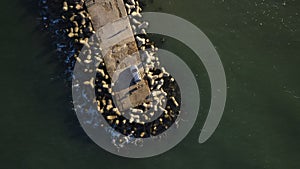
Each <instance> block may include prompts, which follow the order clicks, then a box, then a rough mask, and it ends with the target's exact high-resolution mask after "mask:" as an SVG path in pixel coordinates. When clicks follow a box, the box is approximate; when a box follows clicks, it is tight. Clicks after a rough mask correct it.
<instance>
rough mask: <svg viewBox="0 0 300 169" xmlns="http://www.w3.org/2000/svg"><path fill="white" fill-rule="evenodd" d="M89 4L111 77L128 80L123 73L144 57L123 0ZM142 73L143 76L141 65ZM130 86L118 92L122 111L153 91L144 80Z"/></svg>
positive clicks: (142, 71)
mask: <svg viewBox="0 0 300 169" xmlns="http://www.w3.org/2000/svg"><path fill="white" fill-rule="evenodd" d="M86 6H87V9H88V12H89V14H90V15H91V19H92V24H93V28H94V29H95V31H96V36H97V37H98V39H99V40H100V44H101V45H100V47H101V49H102V53H103V54H104V62H105V65H106V69H107V71H108V74H109V76H110V77H111V78H112V79H113V81H118V80H120V79H124V78H125V79H126V78H127V77H122V76H123V75H126V73H122V72H124V71H126V70H128V68H129V67H130V66H132V65H140V64H141V60H140V55H139V52H138V48H137V45H136V42H135V39H134V35H133V31H132V28H131V25H130V21H129V19H128V17H127V13H126V9H125V5H124V3H123V0H91V1H87V2H86ZM139 72H140V74H141V77H142V78H143V77H144V69H143V67H142V66H140V68H139ZM127 74H128V73H127ZM120 81H121V80H120ZM125 83H127V81H126V82H125ZM129 83H130V81H128V84H129ZM129 88H130V92H129V93H126V92H125V91H126V90H123V89H122V90H123V91H117V92H116V95H115V98H117V99H116V100H117V102H118V106H119V109H120V110H121V111H122V110H126V109H128V108H130V107H131V106H133V107H135V106H138V105H140V104H141V103H143V102H144V101H145V100H146V97H147V96H148V95H149V94H150V89H149V87H148V85H147V82H146V81H145V80H142V81H141V82H139V83H137V84H135V85H132V86H130V87H129ZM124 96H126V97H124ZM130 103H131V104H130Z"/></svg>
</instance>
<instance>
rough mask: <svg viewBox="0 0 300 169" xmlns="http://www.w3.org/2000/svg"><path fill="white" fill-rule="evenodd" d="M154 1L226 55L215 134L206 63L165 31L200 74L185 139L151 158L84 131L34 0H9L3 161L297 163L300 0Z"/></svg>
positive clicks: (51, 164)
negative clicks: (113, 148) (123, 152)
mask: <svg viewBox="0 0 300 169" xmlns="http://www.w3.org/2000/svg"><path fill="white" fill-rule="evenodd" d="M152 2H153V3H151V2H150V1H149V2H148V6H147V8H146V9H147V11H162V12H167V13H171V14H175V15H178V16H180V17H183V18H185V19H187V20H188V21H190V22H192V23H193V24H195V25H197V26H198V27H199V28H200V29H201V30H202V31H203V32H205V34H206V35H207V36H208V37H209V38H210V40H211V41H212V43H213V44H214V45H215V47H216V49H217V51H218V53H219V55H220V57H221V60H222V62H223V64H224V68H225V71H226V76H227V83H228V98H227V104H226V109H225V112H224V116H223V118H222V121H221V123H220V125H219V127H218V129H217V130H216V132H215V133H214V135H213V137H212V138H211V139H210V140H209V141H207V142H206V143H204V144H198V142H197V139H198V136H199V132H200V128H201V127H202V125H203V123H204V121H205V117H206V114H207V111H208V108H209V97H210V94H209V93H210V91H209V90H210V87H209V82H208V77H207V74H206V72H205V69H204V67H203V65H202V64H201V63H200V62H195V58H196V56H195V55H194V54H193V53H192V52H191V51H190V50H189V49H188V48H187V47H186V46H184V45H183V44H181V43H178V42H177V41H175V40H173V39H169V38H166V42H165V43H164V44H161V47H163V48H165V49H169V50H170V51H172V52H174V53H176V54H178V55H179V56H182V58H183V60H184V61H186V63H188V65H189V66H190V67H191V69H192V70H193V72H194V73H195V74H198V78H197V80H198V82H199V86H200V91H201V94H202V95H201V100H202V102H201V110H200V114H199V116H198V119H197V122H196V124H195V126H194V128H193V129H192V131H191V132H190V133H189V135H188V136H187V137H186V138H185V139H184V140H183V141H182V142H181V143H180V144H179V145H178V146H176V147H175V148H173V149H172V150H171V151H168V152H167V153H164V154H162V155H159V156H156V157H153V158H148V159H127V158H121V157H118V156H115V155H112V154H110V153H108V152H105V151H104V150H102V149H101V148H100V147H98V146H96V145H95V144H94V143H92V142H91V141H90V140H89V139H88V138H87V136H86V135H85V134H84V133H83V132H82V130H81V129H80V127H79V125H78V122H77V119H76V116H75V114H74V112H72V111H71V103H70V92H71V91H69V89H68V88H67V87H65V86H66V85H65V83H64V81H63V80H62V79H60V78H57V76H58V75H59V74H60V73H61V72H62V67H61V65H60V64H59V63H58V62H57V61H56V56H55V54H54V53H53V46H51V41H49V39H50V38H49V37H47V36H45V35H44V34H42V33H41V32H39V31H38V30H37V29H36V24H37V22H38V21H37V20H36V15H37V12H36V10H37V9H36V7H35V4H36V3H35V2H34V3H33V2H24V1H16V0H14V1H4V2H2V7H3V9H2V10H1V12H0V14H1V15H0V16H1V41H0V43H1V52H2V54H1V62H0V63H1V67H0V70H1V71H0V72H1V73H0V75H1V78H2V80H1V81H0V86H1V90H2V92H1V94H2V95H1V100H0V103H1V107H2V110H1V113H0V119H1V123H0V126H1V127H0V134H1V137H0V140H1V141H0V162H1V163H0V168H1V169H2V168H3V169H6V168H34V169H35V168H36V169H40V168H51V169H52V168H73V169H74V168H101V169H106V168H107V169H118V168H124V169H129V168H131V169H132V168H143V169H148V168H149V169H150V168H151V169H152V168H167V169H169V168H170V169H175V168H176V169H177V168H178V169H182V168H188V169H200V168H203V169H227V168H228V169H232V168H243V169H253V168H257V169H260V168H270V169H283V168H286V169H297V168H299V167H300V162H299V152H300V146H299V142H300V114H299V113H300V112H299V110H300V78H299V73H300V69H299V65H300V57H299V55H300V30H299V29H300V17H299V14H300V1H296V0H294V1H286V3H285V4H284V3H283V1H275V0H264V1H263V0H261V1H253V0H240V1H229V0H223V1H222V0H218V1H211V0H198V1H196V0H185V1H179V0H165V1H158V0H152ZM154 38H155V39H158V37H154ZM121 166H122V167H121Z"/></svg>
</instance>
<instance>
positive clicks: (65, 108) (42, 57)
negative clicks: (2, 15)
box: [18, 0, 94, 144]
mask: <svg viewBox="0 0 300 169" xmlns="http://www.w3.org/2000/svg"><path fill="white" fill-rule="evenodd" d="M55 1H56V3H60V2H62V0H55ZM38 4H39V1H38V0H22V1H19V2H18V5H20V6H21V7H22V8H25V12H26V13H25V15H26V16H24V17H29V18H30V20H31V21H35V22H34V23H28V24H32V25H34V28H33V30H32V34H38V35H39V37H40V38H39V39H41V40H42V41H41V42H38V43H41V44H42V45H43V46H47V47H45V48H44V49H41V50H39V52H38V53H37V54H36V55H35V56H34V58H35V59H37V61H38V64H43V65H45V66H47V65H51V67H52V68H53V65H55V66H54V68H53V70H52V69H51V70H50V71H51V72H53V77H51V80H50V84H49V85H50V88H51V85H52V86H57V85H58V86H63V87H61V88H59V89H58V90H61V91H57V92H59V95H58V96H59V98H57V101H56V103H52V104H57V105H58V106H57V107H59V108H60V109H59V110H60V111H57V112H53V114H52V116H56V117H62V118H64V120H63V123H64V126H65V129H64V130H65V131H66V136H67V137H69V138H72V139H75V140H78V141H79V142H83V143H87V144H94V143H93V142H92V141H91V139H90V138H89V137H88V136H87V134H86V133H85V132H84V130H83V129H82V127H81V125H80V123H79V121H78V119H77V116H76V114H75V111H74V110H73V104H72V90H71V87H70V86H71V82H70V81H67V80H66V79H67V77H66V76H65V75H64V74H63V72H64V70H65V69H66V68H65V67H64V64H63V63H62V62H61V61H60V59H59V58H58V56H57V53H56V51H55V44H53V42H52V39H51V36H50V35H49V34H48V33H47V32H45V31H44V30H42V29H43V28H42V26H41V24H40V23H39V21H40V20H39V18H40V16H39V7H38ZM53 88H54V87H53ZM37 90H42V89H37ZM43 90H44V89H43ZM62 113H63V115H62Z"/></svg>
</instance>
